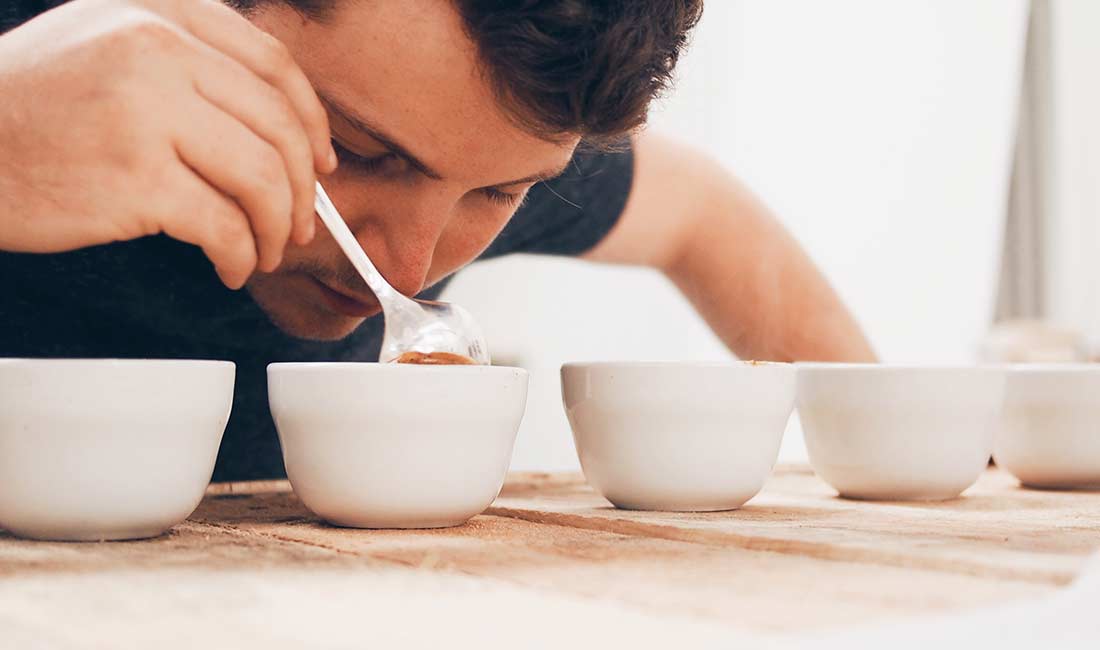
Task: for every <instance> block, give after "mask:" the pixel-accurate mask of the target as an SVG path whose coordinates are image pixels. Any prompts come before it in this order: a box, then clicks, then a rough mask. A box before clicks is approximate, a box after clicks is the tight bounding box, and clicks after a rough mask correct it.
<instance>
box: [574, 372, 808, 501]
mask: <svg viewBox="0 0 1100 650" xmlns="http://www.w3.org/2000/svg"><path fill="white" fill-rule="evenodd" d="M561 381H562V400H563V402H564V404H565V412H566V415H567V416H568V417H569V424H570V425H571V426H572V428H573V441H574V442H575V443H576V446H577V455H578V456H580V461H581V466H582V467H583V469H584V475H585V477H586V478H587V479H588V482H589V484H591V485H592V487H593V488H595V489H596V490H597V491H599V492H600V494H602V495H603V496H604V497H606V498H607V500H608V501H610V502H611V503H613V504H615V505H616V506H617V507H619V508H625V509H631V510H669V511H696V512H702V511H714V510H731V509H734V508H738V507H740V506H741V505H742V504H744V503H745V502H746V501H748V500H749V499H751V498H752V497H753V496H755V495H756V493H757V492H759V491H760V488H762V487H763V486H764V481H765V480H767V478H768V476H769V475H770V474H771V470H772V467H773V466H774V465H775V461H776V458H777V456H778V455H779V443H780V441H781V440H782V438H783V430H784V428H785V427H786V424H787V419H788V418H789V417H790V415H791V410H792V408H793V407H794V387H795V383H794V367H793V366H791V365H790V364H778V363H777V364H771V363H769V364H752V363H741V362H734V363H725V364H717V363H716V364H702V363H571V364H566V365H565V366H563V367H562V369H561Z"/></svg>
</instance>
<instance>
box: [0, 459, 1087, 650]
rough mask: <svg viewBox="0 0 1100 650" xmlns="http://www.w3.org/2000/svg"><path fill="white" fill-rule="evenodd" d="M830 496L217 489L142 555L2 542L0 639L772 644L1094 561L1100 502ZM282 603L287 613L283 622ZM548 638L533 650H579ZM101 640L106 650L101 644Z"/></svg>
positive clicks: (568, 489) (566, 481) (773, 484)
mask: <svg viewBox="0 0 1100 650" xmlns="http://www.w3.org/2000/svg"><path fill="white" fill-rule="evenodd" d="M833 495H834V493H833V492H832V491H831V490H830V489H829V488H828V487H827V486H826V485H824V484H823V483H822V482H821V481H819V480H818V479H817V478H816V477H815V476H814V475H813V474H812V473H811V472H810V471H809V469H808V468H805V467H798V466H791V467H780V468H778V469H777V471H776V473H775V475H774V477H773V478H772V479H771V481H770V482H769V484H768V485H767V487H766V488H765V490H764V491H763V492H762V493H761V494H760V495H758V496H757V497H756V498H755V499H753V500H752V501H751V502H750V503H749V504H748V505H747V506H746V507H744V508H743V509H741V510H739V511H735V512H729V513H713V514H672V513H645V512H625V511H620V510H615V509H613V508H611V507H610V505H609V504H608V503H607V502H606V501H604V500H603V499H602V498H600V497H599V496H598V495H597V494H595V493H594V492H593V491H592V490H591V489H589V488H588V487H587V486H586V485H585V484H584V482H583V479H582V478H581V477H580V476H574V475H549V474H518V475H513V476H511V477H510V479H509V481H508V483H507V485H506V486H505V488H504V490H503V492H502V493H501V496H500V498H498V499H497V501H496V503H495V504H494V505H493V506H492V508H490V509H489V510H488V512H486V513H485V514H484V515H482V516H479V517H477V518H475V519H474V520H472V521H471V522H470V523H468V524H467V525H465V526H462V527H459V528H453V529H447V530H435V531H361V530H344V529H337V528H332V527H329V526H327V525H325V524H324V523H322V522H320V521H319V520H318V519H317V518H316V517H314V516H312V515H311V514H310V513H309V512H308V511H306V510H305V509H304V508H303V506H302V505H301V503H300V502H299V501H298V500H297V499H296V498H295V496H294V495H293V493H291V492H290V491H289V486H288V485H287V484H286V483H285V482H265V483H251V484H249V483H245V484H223V485H213V486H211V488H210V491H209V493H208V496H207V498H206V499H205V500H204V501H203V503H202V505H201V506H200V507H199V509H198V510H197V511H196V512H195V514H194V515H193V516H192V517H191V519H190V520H188V521H187V522H185V523H184V524H182V525H180V526H178V527H176V528H175V529H173V530H172V531H170V532H169V533H168V534H167V535H164V536H162V537H160V538H157V539H153V540H146V541H139V542H121V543H119V542H115V543H100V544H60V543H41V542H30V541H23V540H19V539H16V538H13V537H10V536H5V535H4V534H3V533H0V637H3V638H9V639H16V638H20V636H19V635H24V636H25V637H26V639H28V640H34V639H43V638H48V639H53V640H55V641H58V642H59V643H66V644H67V643H77V644H78V645H79V644H80V643H86V644H87V645H88V647H121V646H122V645H123V644H121V643H118V641H119V638H124V639H129V640H132V641H133V642H134V643H135V647H137V646H138V645H140V644H141V643H149V642H155V643H157V645H158V647H174V644H175V645H178V646H179V647H193V642H195V641H196V640H198V639H199V638H200V637H197V636H187V635H186V634H185V635H183V636H171V635H169V636H164V634H165V632H166V630H168V629H177V630H180V629H186V630H190V631H191V632H189V633H188V634H190V633H194V634H195V635H200V636H201V635H205V634H217V635H223V636H222V637H215V638H226V639H235V638H236V639H238V640H237V641H235V642H234V643H233V645H234V646H235V647H241V646H240V645H239V643H240V639H250V640H254V641H255V643H256V647H264V648H270V647H273V645H279V642H287V643H288V644H291V645H293V643H291V642H292V641H294V639H290V638H289V637H292V636H293V635H294V634H296V632H293V630H295V629H297V628H295V626H294V621H293V619H294V618H295V617H298V616H302V617H305V618H304V619H303V623H302V624H303V625H306V626H307V627H309V629H311V630H312V631H311V632H310V634H311V635H312V636H310V637H309V638H310V639H311V640H312V641H314V642H319V641H320V640H322V639H323V640H326V641H329V642H331V647H360V643H359V642H361V641H363V640H364V638H363V637H361V636H357V635H359V634H362V630H357V629H356V627H355V625H354V624H353V622H347V621H346V619H348V618H349V617H350V618H352V619H354V618H355V617H356V616H357V615H363V616H369V612H377V613H379V614H378V615H379V616H381V614H380V613H381V612H383V611H386V612H389V609H390V608H392V609H393V611H394V612H396V613H388V614H386V616H387V617H389V618H387V620H386V621H379V620H374V621H373V623H372V624H371V626H372V628H373V629H384V628H385V627H386V624H387V622H389V623H392V624H393V625H394V626H396V627H401V628H402V629H403V630H405V631H406V632H410V631H412V630H410V629H409V626H412V628H416V627H417V625H418V623H417V621H420V624H422V625H423V627H422V628H421V629H420V631H421V632H425V631H434V632H436V633H442V632H440V630H439V629H438V628H437V627H436V626H435V623H434V621H439V620H441V619H440V617H444V616H445V615H444V614H440V613H433V614H432V616H431V617H430V620H431V621H433V623H429V622H428V621H424V620H423V619H422V618H415V617H414V618H412V619H411V620H412V621H413V622H411V623H404V622H402V623H400V624H398V623H397V622H396V619H394V618H393V617H394V616H403V615H404V614H403V612H407V611H409V610H410V609H414V610H415V609H416V608H419V610H416V611H422V612H424V611H433V612H434V610H431V608H433V607H436V606H439V607H442V605H438V603H439V602H446V603H448V604H447V608H446V612H448V613H449V614H446V615H450V616H453V617H454V618H455V619H456V620H455V621H452V623H450V624H452V625H455V626H458V627H456V629H458V628H459V627H461V626H463V625H467V624H468V623H469V621H467V620H466V619H468V618H469V617H466V618H463V615H461V610H462V608H463V607H464V606H467V605H468V606H469V607H471V608H473V609H474V610H475V614H474V616H479V617H480V618H481V619H483V618H484V616H486V615H492V616H496V617H497V618H498V619H503V620H508V621H515V622H516V623H515V624H516V625H517V626H530V625H531V624H532V621H540V620H543V619H542V618H540V612H548V611H553V612H558V614H556V616H558V619H559V620H568V621H583V620H587V619H588V617H589V616H590V615H591V618H592V619H593V621H589V623H590V624H592V625H596V626H598V625H600V623H599V621H609V620H610V621H614V620H619V618H621V619H622V620H623V621H626V620H635V618H636V619H637V621H638V622H637V624H633V623H632V624H629V625H627V624H625V623H624V624H623V626H620V629H619V630H618V634H619V635H621V634H622V629H621V628H622V627H624V626H625V627H629V629H631V630H635V631H638V630H639V629H642V630H643V632H644V634H646V635H650V636H647V637H646V638H656V637H657V636H659V635H660V634H662V633H664V632H669V631H670V630H672V631H675V630H677V629H678V628H677V626H680V627H681V628H682V629H692V630H694V631H696V632H699V631H700V630H703V631H706V632H707V633H712V632H714V631H715V630H719V631H721V630H726V631H729V632H730V634H734V633H738V634H739V633H745V634H748V635H759V636H761V637H767V636H769V635H773V634H777V633H791V632H812V631H816V630H821V629H824V628H827V627H830V626H836V625H842V624H857V623H862V622H867V621H881V620H884V619H888V618H892V617H897V618H906V617H920V616H924V615H927V614H929V613H935V612H949V611H961V610H966V609H969V608H975V607H978V606H980V605H986V604H993V603H1002V602H1009V601H1013V600H1016V599H1024V598H1029V597H1035V596H1040V595H1043V594H1046V593H1049V592H1052V591H1053V590H1055V589H1056V588H1058V587H1059V586H1062V585H1066V584H1068V583H1069V582H1071V581H1072V580H1073V579H1074V577H1075V576H1076V575H1077V573H1078V572H1079V571H1080V570H1081V568H1082V566H1083V564H1084V563H1085V561H1086V559H1087V558H1088V557H1089V555H1090V554H1091V553H1093V552H1094V551H1096V550H1097V549H1098V548H1100V492H1040V491H1032V490H1023V489H1020V488H1018V487H1017V486H1016V483H1015V481H1014V480H1013V479H1012V478H1011V477H1009V476H1008V475H1007V474H1004V473H1003V472H1000V471H996V470H991V471H989V472H988V473H987V474H986V475H985V476H984V477H983V478H982V480H981V481H980V482H979V483H978V485H976V486H975V487H973V488H972V489H971V490H970V491H968V492H967V494H966V496H965V497H964V498H962V499H958V500H955V501H952V502H947V503H932V504H901V503H890V504H885V503H861V502H855V501H847V500H841V499H838V498H836V497H835V496H833ZM279 594H281V595H279ZM433 594H434V595H435V596H433V597H432V598H431V599H429V598H427V596H428V595H433ZM287 599H293V600H294V605H293V607H291V606H290V605H289V604H287V605H286V606H285V607H282V605H283V604H286V603H288V602H289V601H288V600H287ZM421 599H423V600H421ZM395 601H400V602H403V603H409V606H408V607H399V606H398V605H397V604H395ZM281 607H282V608H281ZM89 608H90V609H89ZM425 608H427V609H425ZM486 610H488V611H489V612H490V614H481V615H477V614H476V612H486ZM356 612H361V614H356ZM491 612H497V614H491ZM509 612H511V613H509ZM414 614H415V612H412V613H409V614H408V615H409V616H414ZM506 614H507V615H506ZM326 617H328V618H326ZM616 617H619V618H616ZM288 619H290V620H288ZM334 620H335V621H336V622H334ZM59 621H72V622H73V623H72V626H71V625H69V624H68V623H66V624H61V623H59ZM200 621H201V623H199V622H200ZM308 621H314V623H309V622H308ZM643 621H645V622H644V623H643ZM482 622H484V621H483V620H482ZM662 622H663V623H662ZM345 623H346V624H345ZM589 623H586V624H589ZM318 625H320V626H323V629H322V628H319V627H317V626H318ZM470 625H471V627H470V628H469V629H470V630H477V629H480V628H479V627H478V626H476V625H473V624H472V623H470ZM543 625H544V628H543V629H542V632H541V633H540V634H539V635H538V638H540V639H549V638H552V637H554V636H555V635H558V634H560V635H563V636H566V637H567V636H568V634H569V630H568V629H566V628H565V627H563V626H562V625H559V624H558V623H556V622H555V621H554V620H544V621H543ZM650 625H651V626H654V627H653V629H651V630H650V629H648V628H646V626H650ZM662 625H663V627H662ZM73 626H75V627H73ZM112 626H114V627H112ZM380 626H381V627H380ZM639 626H641V627H640V628H639ZM337 628H340V629H337ZM345 628H346V629H345ZM257 629H260V630H264V629H266V630H270V633H269V634H268V635H267V636H265V635H264V634H263V633H260V632H257ZM522 629H527V628H526V627H524V628H522ZM112 630H115V631H116V632H118V631H120V630H124V632H120V634H121V637H119V636H117V635H115V636H112V635H113V634H114V633H113V632H112ZM681 631H682V630H681ZM607 632H608V634H613V633H615V631H614V630H607ZM641 633H642V632H639V634H641ZM700 633H702V632H700ZM158 634H159V635H161V636H158ZM329 634H331V635H332V637H331V638H329V637H328V636H327V635H329ZM100 635H106V636H108V637H109V638H113V641H114V642H113V643H108V644H106V645H97V644H99V643H100V641H102V639H101V638H100ZM234 635H238V636H239V638H238V637H235V636H234ZM288 635H289V636H288ZM367 638H373V637H372V635H368V636H367ZM611 638H620V637H619V636H613V637H611ZM673 638H682V636H674V637H673ZM288 639H289V640H288ZM297 640H298V641H301V639H297ZM0 645H4V644H0ZM321 645H323V644H321ZM522 646H523V644H521V647H522ZM4 647H17V646H14V645H11V646H8V645H4Z"/></svg>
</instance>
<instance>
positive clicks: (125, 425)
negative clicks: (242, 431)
mask: <svg viewBox="0 0 1100 650" xmlns="http://www.w3.org/2000/svg"><path fill="white" fill-rule="evenodd" d="M234 374H235V368H234V365H233V364H232V363H229V362H225V361H154V360H149V361H146V360H69V359H58V360H48V359H0V528H3V529H6V530H8V531H10V532H12V533H14V534H16V535H20V536H23V537H30V538H36V539H52V540H110V539H136V538H142V537H152V536H154V535H159V534H160V533H162V532H164V531H165V530H167V529H169V528H171V527H172V526H174V525H176V524H178V523H179V522H181V521H183V520H184V519H186V518H187V517H188V516H189V515H190V514H191V513H192V512H194V510H195V508H196V507H197V506H198V504H199V501H201V500H202V497H203V493H204V492H205V490H206V486H207V484H208V483H209V482H210V476H211V474H212V473H213V471H214V461H215V459H216V458H217V454H218V446H219V444H220V443H221V438H222V433H224V431H225V425H226V422H227V421H228V419H229V411H230V408H231V407H232V404H233V379H234Z"/></svg>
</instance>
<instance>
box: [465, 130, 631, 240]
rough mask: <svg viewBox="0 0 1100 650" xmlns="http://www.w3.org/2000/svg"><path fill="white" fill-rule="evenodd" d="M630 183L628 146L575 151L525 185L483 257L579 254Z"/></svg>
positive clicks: (602, 229) (612, 219) (602, 228)
mask: <svg viewBox="0 0 1100 650" xmlns="http://www.w3.org/2000/svg"><path fill="white" fill-rule="evenodd" d="M633 183H634V152H633V149H632V148H631V147H629V146H623V147H622V148H620V149H616V150H613V151H599V152H581V153H578V154H577V155H575V156H574V157H573V161H572V162H571V163H570V165H569V168H568V169H567V171H566V172H565V173H564V174H562V175H561V176H559V177H558V178H555V179H553V180H550V181H546V182H544V183H539V184H538V185H536V186H535V187H533V188H531V191H530V193H529V194H528V197H527V200H526V202H525V203H524V204H523V206H522V207H521V208H520V209H519V210H518V211H517V212H516V214H515V216H514V217H513V218H512V220H511V221H510V222H509V223H508V225H507V227H505V229H504V231H503V232H502V233H501V234H500V236H499V237H498V238H497V239H496V241H494V242H493V245H492V246H490V247H489V249H488V250H487V251H486V252H485V254H484V255H483V256H482V257H483V258H491V257H500V256H502V255H507V254H509V253H539V254H547V255H570V256H575V255H581V254H583V253H585V252H587V251H588V250H590V249H592V248H594V247H595V246H596V244H598V243H600V241H602V240H603V238H604V237H606V236H607V233H608V232H610V231H611V228H613V227H614V226H615V224H616V223H617V222H618V220H619V216H620V215H621V214H622V211H623V209H624V208H625V207H626V200H627V198H628V197H629V196H630V191H631V188H632V186H633Z"/></svg>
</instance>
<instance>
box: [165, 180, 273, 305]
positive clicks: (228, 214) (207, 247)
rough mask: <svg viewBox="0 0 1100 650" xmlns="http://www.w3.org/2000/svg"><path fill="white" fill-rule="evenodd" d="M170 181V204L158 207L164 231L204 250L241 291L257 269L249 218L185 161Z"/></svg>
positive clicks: (167, 194)
mask: <svg viewBox="0 0 1100 650" xmlns="http://www.w3.org/2000/svg"><path fill="white" fill-rule="evenodd" d="M174 167H175V168H176V169H174V170H173V171H172V172H171V173H170V175H169V177H168V181H167V185H168V188H166V189H170V190H171V191H170V192H164V193H163V194H162V195H160V196H164V197H169V198H168V199H167V200H168V201H170V203H169V204H166V205H160V206H158V211H159V212H161V213H162V214H161V215H160V216H159V217H158V218H159V219H160V221H161V223H160V228H161V229H162V230H163V231H164V233H165V234H166V235H168V236H169V237H173V238H175V239H179V240H180V241H185V242H187V243H189V244H194V245H196V246H198V247H200V248H201V249H202V251H203V252H204V253H205V254H206V256H207V257H208V258H209V259H210V261H211V262H212V263H213V264H214V268H215V270H216V271H217V272H218V276H219V277H220V278H221V280H222V282H223V283H225V285H226V286H227V287H229V288H230V289H240V288H241V287H242V286H244V283H245V282H246V281H247V280H248V278H249V276H251V275H252V272H253V271H255V269H256V262H257V257H256V243H255V240H254V239H253V237H252V227H251V225H250V224H249V221H248V215H246V214H245V213H244V211H243V210H241V208H240V206H238V205H237V203H236V202H235V201H233V200H232V199H230V198H229V197H227V196H225V195H223V194H222V193H220V192H218V191H217V190H216V189H214V188H213V187H211V186H210V184H209V183H207V182H206V180H205V179H203V178H201V177H199V175H198V174H196V173H195V172H194V170H192V169H191V168H190V167H188V166H187V165H185V164H184V163H183V162H182V161H180V162H179V164H176V165H175V166H174Z"/></svg>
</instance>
